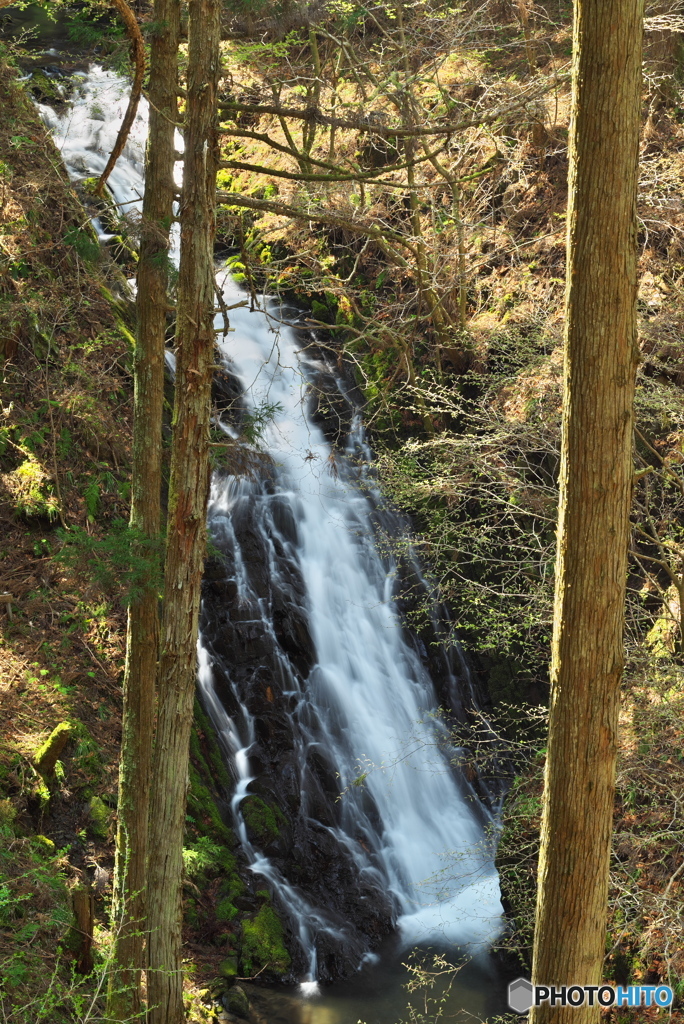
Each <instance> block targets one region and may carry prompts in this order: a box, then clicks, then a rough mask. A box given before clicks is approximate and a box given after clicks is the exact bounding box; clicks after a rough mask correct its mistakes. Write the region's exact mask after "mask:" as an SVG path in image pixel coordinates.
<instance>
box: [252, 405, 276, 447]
mask: <svg viewBox="0 0 684 1024" xmlns="http://www.w3.org/2000/svg"><path fill="white" fill-rule="evenodd" d="M282 410H283V407H282V405H281V403H280V402H262V403H261V405H258V406H257V407H256V408H255V409H253V410H252V411H250V412H247V413H245V416H244V418H243V421H242V433H243V435H244V437H245V438H246V440H247V441H248V442H249V443H250V444H258V442H259V441H260V440H261V438H262V437H263V434H264V430H265V429H266V427H267V426H268V424H269V423H271V422H272V421H273V419H274V418H275V417H276V416H277V415H278V414H279V413H281V412H282Z"/></svg>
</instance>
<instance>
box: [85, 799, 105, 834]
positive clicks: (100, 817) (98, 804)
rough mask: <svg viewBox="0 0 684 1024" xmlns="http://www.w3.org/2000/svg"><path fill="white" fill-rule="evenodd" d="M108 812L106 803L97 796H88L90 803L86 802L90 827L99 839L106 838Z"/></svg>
mask: <svg viewBox="0 0 684 1024" xmlns="http://www.w3.org/2000/svg"><path fill="white" fill-rule="evenodd" d="M109 813H110V812H109V809H108V808H107V805H106V804H105V802H104V800H101V799H100V797H99V796H92V797H91V798H90V803H89V804H88V817H89V819H90V829H91V831H92V832H93V833H94V834H95V835H96V836H98V837H99V838H100V839H106V838H107V832H108V830H109Z"/></svg>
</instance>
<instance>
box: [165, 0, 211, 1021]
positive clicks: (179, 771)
mask: <svg viewBox="0 0 684 1024" xmlns="http://www.w3.org/2000/svg"><path fill="white" fill-rule="evenodd" d="M219 16H220V2H219V0H191V2H190V5H189V53H188V89H187V110H186V119H185V157H184V172H183V193H182V198H181V211H180V221H181V261H180V271H179V279H178V321H177V328H176V342H177V350H176V355H177V365H176V392H175V395H176V397H175V407H174V430H173V449H172V459H171V484H170V495H169V514H168V542H167V553H166V570H165V582H164V617H163V623H162V651H161V658H160V669H159V679H160V684H159V703H158V724H157V736H156V745H155V764H154V777H153V786H152V807H153V814H152V818H151V825H150V842H151V849H153V850H154V851H155V853H154V858H153V859H151V861H150V876H149V914H148V924H149V928H150V938H149V970H148V994H149V999H148V1003H149V1021H150V1024H182V1022H183V1021H184V1020H185V1015H184V1011H183V976H182V971H181V916H182V905H181V883H182V847H183V829H184V823H185V803H186V794H187V775H188V758H189V743H190V729H191V725H192V710H193V700H194V693H195V678H196V672H197V629H198V616H199V603H200V583H201V576H202V567H203V562H204V552H205V540H206V537H205V533H206V529H205V519H206V502H207V492H208V487H209V421H210V412H211V366H212V363H213V350H214V330H213V327H214V317H213V307H214V262H213V242H214V231H215V193H216V171H217V167H218V145H217V140H218V136H217V132H216V117H215V114H216V96H217V86H218V79H219V37H220V17H219Z"/></svg>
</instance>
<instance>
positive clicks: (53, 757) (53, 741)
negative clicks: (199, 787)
mask: <svg viewBox="0 0 684 1024" xmlns="http://www.w3.org/2000/svg"><path fill="white" fill-rule="evenodd" d="M71 733H72V728H71V724H70V723H69V722H60V723H59V725H58V726H56V727H55V728H54V729H53V730H52V732H51V733H50V735H49V736H48V738H47V739H46V740H45V743H43V744H42V745H41V746H40V747H38V750H37V751H36V753H35V755H34V758H33V763H34V764H35V766H36V770H37V771H39V772H40V774H41V775H44V776H51V775H54V773H55V765H56V764H57V761H58V760H59V757H60V755H61V753H62V751H63V750H64V748H65V746H66V745H67V743H68V742H69V740H70V739H71Z"/></svg>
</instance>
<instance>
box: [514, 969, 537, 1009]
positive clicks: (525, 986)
mask: <svg viewBox="0 0 684 1024" xmlns="http://www.w3.org/2000/svg"><path fill="white" fill-rule="evenodd" d="M533 1002H534V989H533V987H532V985H531V984H530V982H529V981H528V980H527V978H516V979H515V981H512V982H511V983H510V985H509V986H508V1005H509V1006H510V1008H511V1010H514V1011H515V1012H516V1013H527V1011H528V1010H529V1008H530V1007H531V1006H532V1003H533Z"/></svg>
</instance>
